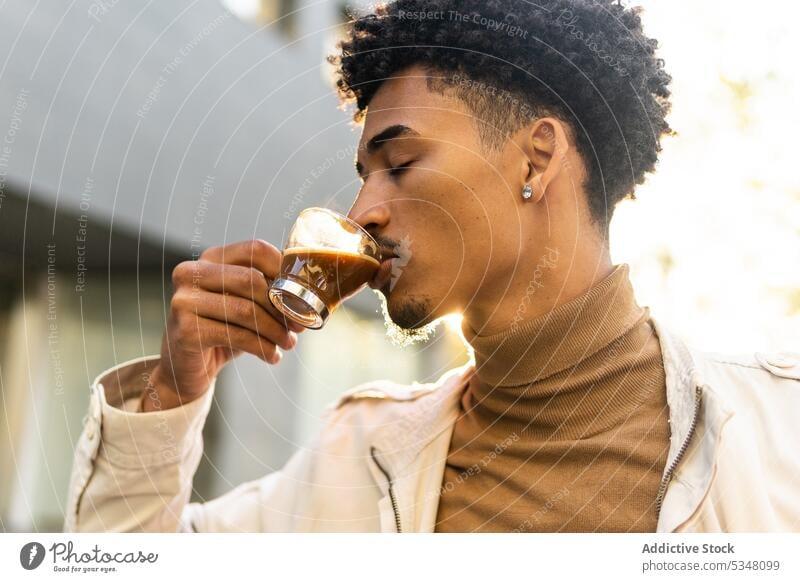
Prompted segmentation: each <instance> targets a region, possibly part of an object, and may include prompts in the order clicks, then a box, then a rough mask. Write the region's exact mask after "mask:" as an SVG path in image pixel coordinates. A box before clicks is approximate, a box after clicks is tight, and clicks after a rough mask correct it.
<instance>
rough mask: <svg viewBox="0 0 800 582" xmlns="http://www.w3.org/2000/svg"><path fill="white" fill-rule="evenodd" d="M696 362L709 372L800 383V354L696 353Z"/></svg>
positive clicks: (780, 352)
mask: <svg viewBox="0 0 800 582" xmlns="http://www.w3.org/2000/svg"><path fill="white" fill-rule="evenodd" d="M695 360H696V363H698V364H700V365H702V366H703V368H704V369H705V371H707V372H716V373H728V374H733V375H736V374H737V373H738V374H740V375H748V376H752V377H754V378H762V379H765V380H767V381H780V380H794V381H795V382H794V383H795V384H796V383H797V382H798V381H800V352H790V351H774V352H752V353H744V354H723V353H719V352H700V351H695ZM698 360H699V361H698ZM773 379H774V380H773Z"/></svg>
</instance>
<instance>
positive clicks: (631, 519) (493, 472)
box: [435, 263, 670, 532]
mask: <svg viewBox="0 0 800 582" xmlns="http://www.w3.org/2000/svg"><path fill="white" fill-rule="evenodd" d="M628 275H629V266H628V264H626V263H623V264H621V265H617V266H616V267H615V268H614V271H613V272H612V273H611V275H609V276H608V277H607V278H606V279H604V280H602V281H600V282H598V283H597V284H596V285H594V286H593V287H592V288H590V289H589V290H587V291H586V292H585V293H583V294H582V295H580V296H579V297H576V298H574V299H572V300H571V301H568V302H566V303H563V304H562V305H559V306H558V307H556V308H555V309H554V310H552V311H550V312H548V313H545V314H543V315H541V316H539V317H537V318H534V319H532V320H528V321H525V322H522V323H520V324H519V325H518V326H514V327H513V328H510V329H508V330H506V331H503V332H500V333H498V334H494V335H488V336H486V335H480V334H476V333H475V332H474V331H473V330H472V329H470V328H469V327H468V325H467V324H466V320H465V323H464V325H463V327H462V329H463V332H464V337H465V338H466V339H467V341H468V342H469V344H470V345H471V346H472V348H473V349H474V351H475V362H476V372H475V374H474V375H473V376H472V378H471V380H470V382H469V386H468V387H467V389H466V390H465V391H464V395H463V396H462V398H461V414H460V415H459V418H458V420H457V421H456V423H455V426H454V428H453V435H452V439H451V442H450V451H449V453H448V457H447V464H446V467H445V472H444V478H443V480H442V488H441V499H440V503H439V509H438V515H437V518H436V521H437V523H436V527H435V531H437V532H472V531H481V532H489V531H501V532H513V531H518V532H527V531H530V532H595V531H598V532H612V531H613V532H652V531H655V530H656V522H657V515H656V508H655V499H656V495H657V491H658V487H659V484H660V482H661V477H662V474H663V471H664V466H665V463H666V459H667V452H668V450H669V436H670V430H669V423H668V418H669V409H668V407H667V400H666V384H665V376H664V368H663V362H662V357H661V350H660V347H659V342H658V337H657V336H656V334H655V331H654V329H653V327H652V325H651V323H650V310H649V308H647V307H644V308H642V307H639V305H637V303H636V300H635V298H634V293H633V288H632V286H631V283H630V280H629V278H628Z"/></svg>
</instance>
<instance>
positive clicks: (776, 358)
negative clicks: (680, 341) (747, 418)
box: [694, 351, 800, 414]
mask: <svg viewBox="0 0 800 582" xmlns="http://www.w3.org/2000/svg"><path fill="white" fill-rule="evenodd" d="M694 360H695V364H696V365H697V367H698V370H699V371H700V381H701V382H702V383H704V384H707V385H708V386H709V387H710V388H711V389H712V390H713V391H715V392H716V393H718V394H719V395H721V396H723V397H724V398H725V400H726V401H728V402H729V403H730V404H732V405H733V406H734V407H735V408H741V407H742V406H746V407H752V406H757V407H758V408H761V407H762V406H763V407H766V409H771V410H774V411H775V412H776V413H779V414H780V413H781V412H788V411H789V410H796V409H797V407H798V406H800V353H798V352H789V351H774V352H752V353H744V354H723V353H718V352H697V351H695V352H694Z"/></svg>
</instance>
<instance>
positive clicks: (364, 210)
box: [347, 201, 389, 236]
mask: <svg viewBox="0 0 800 582" xmlns="http://www.w3.org/2000/svg"><path fill="white" fill-rule="evenodd" d="M347 218H349V219H350V220H352V221H353V222H355V223H357V224H358V225H359V226H361V227H362V228H363V229H364V230H366V231H367V232H368V233H370V234H371V235H372V236H377V235H378V234H379V233H381V232H383V230H384V229H385V228H386V225H387V224H389V209H388V208H387V207H386V205H385V204H372V205H370V206H366V205H362V204H359V202H358V201H356V203H355V204H353V207H352V208H351V209H350V212H348V213H347Z"/></svg>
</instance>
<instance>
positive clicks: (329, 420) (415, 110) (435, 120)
mask: <svg viewBox="0 0 800 582" xmlns="http://www.w3.org/2000/svg"><path fill="white" fill-rule="evenodd" d="M655 47H656V42H655V41H654V40H652V39H650V38H647V37H646V36H645V35H644V33H643V31H642V28H641V22H640V19H639V16H638V13H637V11H636V10H635V9H630V8H625V7H622V6H620V5H619V4H617V3H614V2H610V1H607V0H602V1H588V0H586V1H583V0H574V1H566V0H549V1H546V2H544V3H541V5H539V4H533V3H529V2H523V1H504V2H494V1H490V2H486V1H478V0H461V1H457V0H432V1H427V2H423V1H411V0H398V1H397V2H393V3H391V4H388V5H386V6H382V7H380V8H378V9H377V10H376V12H375V13H374V14H370V15H367V16H363V17H360V18H358V19H356V20H355V21H354V22H353V23H352V26H351V28H350V33H349V37H348V38H347V39H346V40H345V41H343V43H342V44H341V46H340V54H339V55H338V56H336V57H332V58H331V59H330V60H331V62H332V63H333V64H335V65H336V66H337V67H338V73H339V77H338V89H339V92H340V94H341V95H342V97H343V99H344V100H345V101H348V102H354V103H355V105H356V114H355V119H356V121H359V122H363V133H362V137H361V143H360V147H359V152H358V159H357V171H358V173H359V175H360V176H361V179H362V180H363V185H362V188H361V190H360V192H359V195H358V197H357V199H356V201H355V203H354V205H353V207H352V208H351V210H350V212H349V216H351V217H352V218H353V219H354V220H356V221H357V222H358V223H359V224H361V225H362V226H364V227H365V228H366V229H367V230H368V231H369V232H370V233H371V234H373V235H374V236H375V238H376V239H377V240H378V241H379V242H380V243H381V244H382V245H383V246H384V247H385V248H386V250H387V252H389V253H390V256H391V253H392V251H393V250H397V245H398V242H399V241H400V240H401V239H404V238H406V239H407V240H412V241H413V242H414V248H415V249H417V250H416V251H415V252H414V254H413V256H412V257H411V259H410V261H408V263H407V264H406V265H405V266H404V267H403V270H402V274H401V276H400V277H399V278H397V277H394V278H393V277H391V276H390V272H391V271H390V270H389V269H383V271H382V274H381V275H380V276H378V277H376V279H374V280H373V281H372V282H371V283H370V286H371V287H372V288H373V289H376V290H377V291H379V292H380V294H381V296H382V297H383V298H384V300H385V302H384V309H385V313H386V316H387V317H388V318H389V319H390V320H391V322H392V323H393V325H394V326H395V328H396V329H395V332H396V333H400V334H401V335H404V336H405V337H404V339H405V340H408V341H415V340H417V339H419V338H422V337H424V336H425V334H426V331H427V330H429V328H430V326H432V325H434V323H435V322H436V321H437V320H439V319H440V318H441V317H443V316H445V315H448V314H451V313H461V314H463V324H462V325H463V331H464V336H465V338H466V340H467V341H468V342H469V344H470V345H471V347H472V348H473V349H474V353H475V358H474V361H470V362H468V363H467V364H465V365H463V366H461V367H458V368H455V369H452V370H449V371H448V372H446V373H445V374H443V375H442V376H441V378H440V379H439V380H438V381H437V382H434V383H431V384H419V383H415V384H412V385H411V386H401V385H397V384H394V383H391V382H388V381H375V382H368V383H366V384H364V385H361V386H357V387H355V388H353V389H352V390H350V391H348V392H347V393H346V394H345V395H343V396H342V397H341V398H340V399H339V401H338V402H336V403H334V404H333V405H332V406H331V407H330V408H329V409H328V411H327V413H326V417H325V426H324V428H323V429H322V431H321V432H320V433H319V434H318V435H317V438H316V439H315V440H314V442H313V443H312V444H311V446H310V447H309V448H308V449H303V450H301V451H298V452H297V453H296V454H295V455H294V456H293V457H292V458H291V459H290V460H289V462H288V463H287V464H286V466H285V467H283V468H282V469H281V470H280V471H277V472H275V473H272V474H269V475H267V476H266V477H264V478H263V479H260V480H258V481H254V482H250V483H245V484H242V485H240V486H238V487H236V488H235V489H233V490H232V491H231V492H229V493H227V494H226V495H224V496H222V497H220V498H218V499H215V500H212V501H210V502H208V503H202V504H200V503H191V504H189V503H188V499H189V495H190V491H191V483H192V475H193V474H194V472H195V470H196V468H197V464H198V462H199V459H200V456H201V453H202V440H201V436H200V431H201V429H202V426H203V423H204V420H205V418H206V414H207V413H208V409H209V406H210V403H211V398H212V395H213V390H214V379H215V378H216V376H217V374H218V372H219V370H220V369H221V367H222V366H223V365H225V364H226V363H227V362H228V361H230V360H231V359H232V358H233V357H235V356H236V355H238V354H240V353H242V352H248V353H251V354H256V355H258V356H259V357H262V358H263V359H264V360H265V361H266V362H268V363H269V364H272V365H277V364H278V363H279V362H280V357H281V353H280V349H281V348H282V349H287V350H288V349H292V348H293V347H294V346H295V345H296V343H297V342H298V333H300V332H301V331H302V330H301V329H300V328H297V327H294V326H293V325H288V326H286V325H284V320H283V319H282V318H281V317H280V316H278V315H277V313H276V312H275V310H274V309H273V308H272V307H271V306H270V305H269V304H268V302H267V301H266V295H267V294H266V291H267V288H268V285H269V282H270V280H272V279H273V278H275V277H276V276H277V273H278V268H279V262H280V253H279V251H278V250H277V249H276V248H275V247H274V246H273V245H271V244H269V243H266V242H264V241H251V242H245V243H239V244H234V245H230V246H227V247H222V248H213V249H209V250H207V251H206V252H205V253H203V255H202V256H201V257H200V259H199V260H198V261H190V262H186V263H184V264H182V265H180V266H178V267H177V268H176V269H175V272H174V276H173V280H174V297H173V299H172V303H171V310H170V318H169V321H168V324H167V329H166V332H165V335H164V342H163V345H162V350H161V354H160V356H155V357H147V358H141V359H138V360H134V361H132V362H126V363H124V364H122V365H121V366H117V367H116V368H112V369H111V370H109V371H107V372H105V373H104V374H102V375H101V376H100V377H99V378H98V381H96V382H95V384H94V385H93V386H92V393H91V402H90V413H89V415H88V416H87V422H86V427H85V430H84V432H83V434H82V435H81V439H80V441H79V443H78V447H77V450H76V458H75V464H74V470H73V475H72V480H71V484H70V499H69V505H68V514H67V516H66V522H65V529H67V530H69V531H97V530H105V531H133V530H145V531H269V532H280V531H392V532H393V531H398V532H401V531H403V532H405V531H427V532H432V531H437V532H439V531H441V532H447V531H470V532H472V531H506V532H511V531H514V532H523V531H622V532H633V531H637V532H641V531H663V532H667V531H782V530H793V531H798V530H800V496H798V495H797V493H796V491H795V490H796V485H797V483H799V482H800V455H798V454H797V447H798V445H797V443H798V442H800V430H799V429H798V428H797V423H796V422H795V420H794V416H795V414H793V412H792V411H796V410H798V406H800V383H799V382H798V380H800V358H799V357H798V355H797V354H788V353H783V354H763V353H758V354H755V355H753V356H749V355H748V356H722V355H714V354H706V353H701V352H699V351H696V350H694V349H691V348H689V347H688V346H686V345H685V344H684V343H683V342H681V341H680V340H679V339H678V338H676V337H674V336H673V335H672V334H670V333H669V331H668V330H667V329H666V328H665V327H664V326H663V325H662V324H661V323H660V322H657V321H655V320H654V319H653V318H652V317H651V316H650V313H649V309H648V308H646V307H640V306H639V305H638V304H637V302H636V300H635V297H634V294H633V289H632V287H631V284H630V281H629V268H628V265H626V264H621V265H614V264H612V262H611V259H610V257H609V250H608V224H609V221H610V218H611V215H612V212H613V208H614V206H615V204H616V203H617V202H618V201H619V200H621V199H623V198H625V197H630V196H632V195H633V190H634V188H635V186H636V185H637V184H639V183H641V182H642V181H643V179H644V177H645V175H646V174H647V173H648V172H650V171H652V170H653V169H654V167H655V163H656V160H657V155H658V152H659V151H660V139H661V137H662V136H663V135H666V134H669V133H671V129H670V128H669V125H668V124H667V122H666V121H665V116H666V114H667V112H668V109H669V105H668V102H667V98H668V97H669V90H668V84H669V81H670V77H669V76H668V75H667V74H666V73H665V72H664V70H663V65H662V62H661V61H660V60H659V59H657V58H655V56H654V54H653V53H654V49H655Z"/></svg>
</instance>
